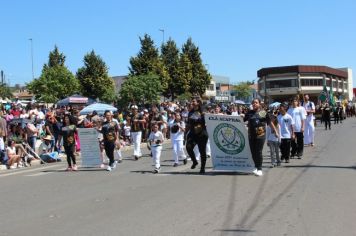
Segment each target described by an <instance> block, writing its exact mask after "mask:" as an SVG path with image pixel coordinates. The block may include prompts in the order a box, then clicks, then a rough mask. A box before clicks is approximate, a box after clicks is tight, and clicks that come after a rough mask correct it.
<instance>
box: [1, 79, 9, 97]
mask: <svg viewBox="0 0 356 236" xmlns="http://www.w3.org/2000/svg"><path fill="white" fill-rule="evenodd" d="M11 97H12V93H11V90H10V88H9V86H8V85H7V84H6V83H3V84H1V83H0V98H2V99H5V98H11Z"/></svg>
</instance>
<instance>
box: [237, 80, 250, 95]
mask: <svg viewBox="0 0 356 236" xmlns="http://www.w3.org/2000/svg"><path fill="white" fill-rule="evenodd" d="M234 90H235V91H236V93H237V98H240V99H246V98H248V97H249V96H251V88H250V84H249V82H240V83H238V84H237V85H235V86H234Z"/></svg>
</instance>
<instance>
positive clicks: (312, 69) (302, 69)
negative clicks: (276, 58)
mask: <svg viewBox="0 0 356 236" xmlns="http://www.w3.org/2000/svg"><path fill="white" fill-rule="evenodd" d="M285 73H324V74H328V75H333V76H338V77H342V78H347V77H348V74H347V72H346V71H344V70H339V69H334V68H331V67H328V66H310V65H309V66H306V65H295V66H281V67H266V68H262V69H260V70H258V71H257V76H258V77H262V76H266V75H269V74H285Z"/></svg>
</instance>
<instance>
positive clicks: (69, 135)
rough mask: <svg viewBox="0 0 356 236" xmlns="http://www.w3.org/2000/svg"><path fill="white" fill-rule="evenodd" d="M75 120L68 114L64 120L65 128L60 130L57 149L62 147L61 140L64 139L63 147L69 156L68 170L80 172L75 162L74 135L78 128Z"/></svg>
mask: <svg viewBox="0 0 356 236" xmlns="http://www.w3.org/2000/svg"><path fill="white" fill-rule="evenodd" d="M72 119H73V118H72V117H71V116H70V115H69V114H66V115H65V116H64V119H63V126H62V127H61V129H60V133H59V136H58V140H57V147H59V146H60V143H61V139H62V137H63V147H64V151H65V153H66V156H67V162H68V168H67V169H66V170H67V171H72V170H74V171H76V170H78V167H77V162H76V160H75V155H74V153H75V138H74V133H75V132H76V130H77V127H76V126H75V125H74V121H73V120H72Z"/></svg>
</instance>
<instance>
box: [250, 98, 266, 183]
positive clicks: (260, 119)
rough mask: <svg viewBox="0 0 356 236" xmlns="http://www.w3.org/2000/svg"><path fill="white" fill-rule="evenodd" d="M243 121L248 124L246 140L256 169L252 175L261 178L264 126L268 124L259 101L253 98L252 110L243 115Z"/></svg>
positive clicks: (264, 137) (264, 138) (264, 136)
mask: <svg viewBox="0 0 356 236" xmlns="http://www.w3.org/2000/svg"><path fill="white" fill-rule="evenodd" d="M244 121H247V122H248V139H249V143H250V149H251V154H252V159H253V161H254V163H255V167H256V170H254V171H253V173H254V174H255V175H257V176H262V160H263V158H262V150H263V145H264V143H265V140H266V125H267V123H269V115H268V114H267V113H266V111H264V110H263V109H262V108H261V101H260V99H258V98H255V99H254V100H253V101H252V110H250V111H249V112H248V113H247V114H246V115H245V117H244Z"/></svg>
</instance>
